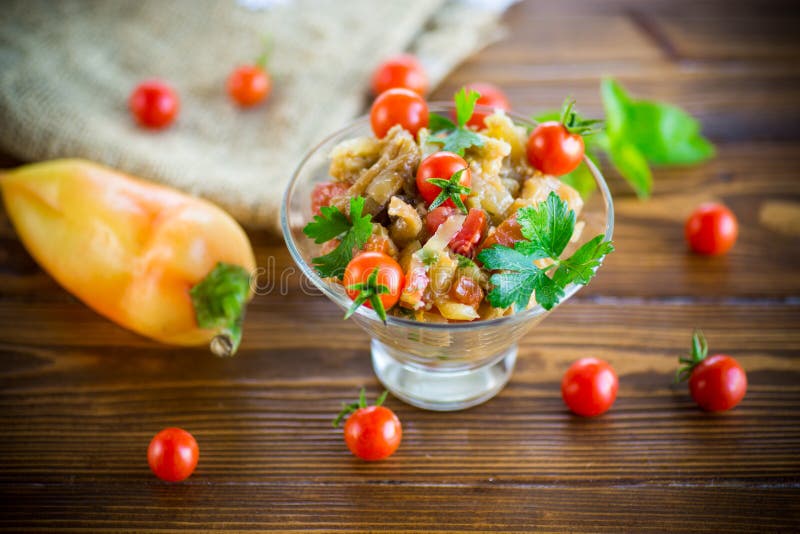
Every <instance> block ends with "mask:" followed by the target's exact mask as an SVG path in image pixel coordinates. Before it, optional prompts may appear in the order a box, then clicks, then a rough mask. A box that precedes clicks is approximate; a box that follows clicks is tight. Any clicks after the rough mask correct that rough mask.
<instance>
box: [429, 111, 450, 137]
mask: <svg viewBox="0 0 800 534" xmlns="http://www.w3.org/2000/svg"><path fill="white" fill-rule="evenodd" d="M428 129H429V130H430V131H431V132H441V131H447V130H455V129H456V123H454V122H453V121H451V120H450V119H448V118H447V117H445V116H444V115H439V114H438V113H430V114H429V115H428Z"/></svg>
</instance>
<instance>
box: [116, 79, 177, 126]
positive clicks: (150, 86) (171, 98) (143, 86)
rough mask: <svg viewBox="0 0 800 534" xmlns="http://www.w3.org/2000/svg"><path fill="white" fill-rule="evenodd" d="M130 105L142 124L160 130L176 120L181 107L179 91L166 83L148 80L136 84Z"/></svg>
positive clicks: (138, 121)
mask: <svg viewBox="0 0 800 534" xmlns="http://www.w3.org/2000/svg"><path fill="white" fill-rule="evenodd" d="M128 105H129V107H130V110H131V113H132V114H133V117H134V119H136V122H137V123H138V124H139V125H140V126H143V127H145V128H150V129H152V130H160V129H162V128H166V127H167V126H169V125H170V124H172V121H174V120H175V117H176V116H177V115H178V110H179V109H180V99H179V98H178V93H176V92H175V90H174V89H173V88H172V87H170V86H169V85H167V84H166V83H164V82H162V81H159V80H148V81H145V82H142V83H140V84H139V85H137V86H136V88H135V89H134V90H133V93H131V96H130V99H129V100H128Z"/></svg>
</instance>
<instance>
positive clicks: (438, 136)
mask: <svg viewBox="0 0 800 534" xmlns="http://www.w3.org/2000/svg"><path fill="white" fill-rule="evenodd" d="M480 97H481V94H480V93H479V92H478V91H474V90H470V92H469V93H467V90H466V88H464V87H462V88H461V90H460V91H458V92H457V93H456V94H455V96H454V97H453V101H454V102H455V105H456V121H457V122H458V124H455V123H454V122H453V121H451V120H450V119H448V118H446V117H443V116H441V115H437V114H436V113H432V114H431V115H430V116H429V118H428V129H430V131H431V137H429V138H428V141H429V142H431V143H437V144H442V145H443V146H442V150H445V151H447V152H453V153H455V154H458V155H459V156H463V155H464V150H466V149H467V148H469V147H471V146H483V138H482V137H481V136H480V135H478V134H477V133H475V132H473V131H472V130H470V129H468V128H467V127H466V124H467V121H469V119H470V118H471V117H472V112H473V111H475V102H477V101H478V99H479V98H480Z"/></svg>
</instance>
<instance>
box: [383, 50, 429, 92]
mask: <svg viewBox="0 0 800 534" xmlns="http://www.w3.org/2000/svg"><path fill="white" fill-rule="evenodd" d="M397 88H401V89H408V90H409V91H414V92H415V93H417V94H418V95H424V94H425V92H426V91H427V90H428V75H427V74H425V69H424V68H423V67H422V64H421V63H420V62H419V61H418V60H417V58H416V57H414V56H412V55H410V54H400V55H398V56H394V57H390V58H389V59H387V60H386V61H384V62H383V63H381V64H380V65H379V66H378V68H377V69H375V73H374V74H373V75H372V92H373V93H374V94H376V95H379V94H381V93H382V92H384V91H388V90H389V89H397Z"/></svg>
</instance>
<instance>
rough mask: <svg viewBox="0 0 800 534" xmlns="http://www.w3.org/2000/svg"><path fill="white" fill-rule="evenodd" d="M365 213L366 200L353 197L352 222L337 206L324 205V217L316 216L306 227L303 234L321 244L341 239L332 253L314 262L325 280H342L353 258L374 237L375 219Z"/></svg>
mask: <svg viewBox="0 0 800 534" xmlns="http://www.w3.org/2000/svg"><path fill="white" fill-rule="evenodd" d="M363 212H364V198H363V197H353V198H351V199H350V218H349V219H348V217H347V216H346V215H345V214H344V213H342V212H341V211H339V208H337V207H336V206H323V207H322V208H320V215H315V216H314V220H313V221H311V222H310V223H308V224H307V225H306V226H305V228H303V233H304V234H306V235H307V236H308V237H310V238H311V239H313V240H314V242H315V243H317V244H322V243H325V242H327V241H330V240H331V239H339V240H340V243H339V246H337V247H336V248H335V249H334V250H333V251H332V252H330V253H329V254H325V255H324V256H317V257H316V258H313V259H312V260H311V261H312V263H313V265H314V268H315V269H316V270H317V272H318V273H319V275H320V276H321V277H323V278H330V277H335V278H339V279H341V278H342V277H343V276H344V271H345V269H346V268H347V264H348V263H350V260H352V259H353V250H355V249H359V248H361V247H362V246H364V244H365V243H366V242H367V239H369V236H370V235H372V222H371V221H372V217H371V216H370V215H362V214H363Z"/></svg>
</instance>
